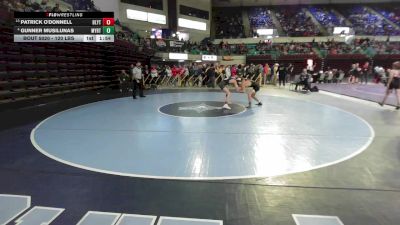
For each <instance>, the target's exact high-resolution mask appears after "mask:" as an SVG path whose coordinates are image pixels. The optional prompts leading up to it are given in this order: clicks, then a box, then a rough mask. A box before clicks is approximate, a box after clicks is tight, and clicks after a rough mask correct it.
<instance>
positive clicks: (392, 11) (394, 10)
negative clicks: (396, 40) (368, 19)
mask: <svg viewBox="0 0 400 225" xmlns="http://www.w3.org/2000/svg"><path fill="white" fill-rule="evenodd" d="M374 9H375V10H376V11H377V12H378V13H380V14H381V15H382V16H384V17H385V18H386V19H388V20H390V21H392V22H393V23H395V24H397V25H398V26H400V6H389V7H388V6H386V7H385V6H379V7H374Z"/></svg>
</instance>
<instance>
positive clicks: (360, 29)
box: [339, 5, 400, 35]
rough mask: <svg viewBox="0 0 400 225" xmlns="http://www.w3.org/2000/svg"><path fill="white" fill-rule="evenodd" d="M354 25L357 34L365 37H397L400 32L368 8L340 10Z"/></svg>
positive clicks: (359, 7) (352, 7)
mask: <svg viewBox="0 0 400 225" xmlns="http://www.w3.org/2000/svg"><path fill="white" fill-rule="evenodd" d="M339 9H340V10H341V12H342V13H343V14H344V15H347V16H348V19H349V20H350V22H351V23H352V28H353V29H354V31H355V33H356V34H364V35H397V34H400V31H399V30H398V29H396V28H395V27H393V26H392V25H390V24H389V23H388V22H387V21H386V20H385V19H384V18H382V17H380V16H379V15H377V14H374V13H372V12H370V11H369V10H368V9H367V8H366V7H364V6H361V5H357V6H351V7H344V6H343V7H340V8H339Z"/></svg>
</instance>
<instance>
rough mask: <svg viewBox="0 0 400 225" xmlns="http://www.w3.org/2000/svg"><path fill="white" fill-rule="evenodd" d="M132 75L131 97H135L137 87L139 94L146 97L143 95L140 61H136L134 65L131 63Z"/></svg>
mask: <svg viewBox="0 0 400 225" xmlns="http://www.w3.org/2000/svg"><path fill="white" fill-rule="evenodd" d="M131 75H132V97H133V99H136V90H137V89H139V96H140V97H146V96H144V95H143V74H142V68H141V64H140V62H137V63H136V66H135V67H133V64H132V65H131Z"/></svg>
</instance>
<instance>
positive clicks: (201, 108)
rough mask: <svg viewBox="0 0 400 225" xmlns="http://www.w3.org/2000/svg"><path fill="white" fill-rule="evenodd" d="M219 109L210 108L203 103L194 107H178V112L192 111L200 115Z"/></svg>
mask: <svg viewBox="0 0 400 225" xmlns="http://www.w3.org/2000/svg"><path fill="white" fill-rule="evenodd" d="M219 109H222V107H215V106H210V105H207V104H205V103H201V104H200V105H196V106H187V107H179V110H193V111H196V112H197V113H202V112H205V111H210V110H219Z"/></svg>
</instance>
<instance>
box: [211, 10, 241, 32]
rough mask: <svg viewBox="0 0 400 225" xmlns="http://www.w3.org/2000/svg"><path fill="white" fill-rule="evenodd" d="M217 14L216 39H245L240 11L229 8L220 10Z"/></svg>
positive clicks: (215, 19) (215, 20)
mask: <svg viewBox="0 0 400 225" xmlns="http://www.w3.org/2000/svg"><path fill="white" fill-rule="evenodd" d="M239 12H240V10H239ZM215 14H216V16H215V17H214V23H215V26H216V34H215V37H216V38H243V37H245V33H244V26H243V19H242V14H241V13H238V9H230V8H227V9H223V10H219V11H218V12H216V13H215Z"/></svg>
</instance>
